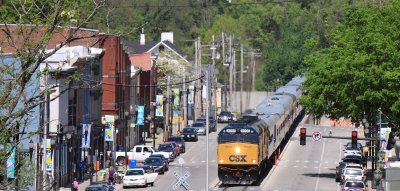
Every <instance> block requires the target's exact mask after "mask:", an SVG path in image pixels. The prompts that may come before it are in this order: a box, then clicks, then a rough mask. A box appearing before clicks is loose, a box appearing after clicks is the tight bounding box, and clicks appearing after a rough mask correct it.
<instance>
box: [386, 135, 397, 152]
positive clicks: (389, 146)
mask: <svg viewBox="0 0 400 191" xmlns="http://www.w3.org/2000/svg"><path fill="white" fill-rule="evenodd" d="M395 145H396V140H394V134H393V133H392V132H389V138H388V142H387V144H386V150H390V149H393V147H394V146H395Z"/></svg>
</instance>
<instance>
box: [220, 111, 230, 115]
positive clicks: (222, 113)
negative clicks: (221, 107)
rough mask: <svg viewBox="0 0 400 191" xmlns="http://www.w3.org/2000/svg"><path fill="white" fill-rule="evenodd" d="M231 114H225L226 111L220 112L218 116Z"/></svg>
mask: <svg viewBox="0 0 400 191" xmlns="http://www.w3.org/2000/svg"><path fill="white" fill-rule="evenodd" d="M230 114H231V113H230V112H227V111H223V112H221V113H220V115H230Z"/></svg>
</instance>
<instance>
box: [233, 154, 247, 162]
mask: <svg viewBox="0 0 400 191" xmlns="http://www.w3.org/2000/svg"><path fill="white" fill-rule="evenodd" d="M246 157H247V155H231V156H229V160H230V161H231V162H247V161H246V159H245V158H246Z"/></svg>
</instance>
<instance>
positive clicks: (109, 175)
mask: <svg viewBox="0 0 400 191" xmlns="http://www.w3.org/2000/svg"><path fill="white" fill-rule="evenodd" d="M114 173H115V170H114V168H113V167H110V170H108V180H109V181H110V182H111V183H114Z"/></svg>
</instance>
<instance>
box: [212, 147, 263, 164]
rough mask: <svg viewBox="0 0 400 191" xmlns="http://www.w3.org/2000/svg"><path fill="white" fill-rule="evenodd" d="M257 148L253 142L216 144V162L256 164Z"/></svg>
mask: <svg viewBox="0 0 400 191" xmlns="http://www.w3.org/2000/svg"><path fill="white" fill-rule="evenodd" d="M257 155H258V148H257V145H255V144H247V143H226V144H219V145H218V164H256V163H257V162H258V160H257V159H258V156H257Z"/></svg>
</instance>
